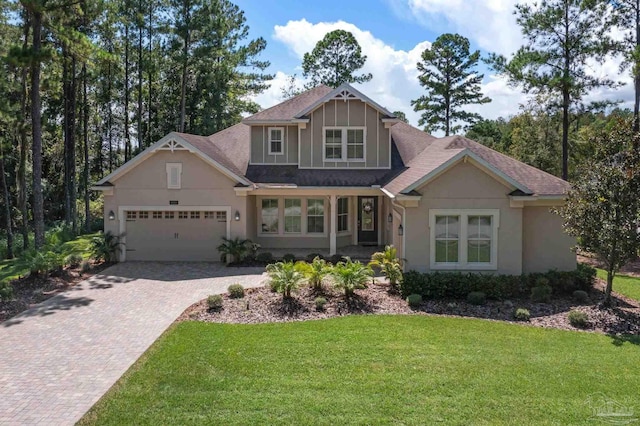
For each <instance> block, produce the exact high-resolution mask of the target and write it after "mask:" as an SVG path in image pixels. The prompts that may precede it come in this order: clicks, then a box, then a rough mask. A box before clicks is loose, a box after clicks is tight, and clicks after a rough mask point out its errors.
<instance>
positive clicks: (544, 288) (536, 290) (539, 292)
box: [531, 278, 553, 303]
mask: <svg viewBox="0 0 640 426" xmlns="http://www.w3.org/2000/svg"><path fill="white" fill-rule="evenodd" d="M552 293H553V289H552V288H551V286H550V285H549V280H548V279H546V278H539V279H538V281H537V283H536V285H535V287H533V288H532V289H531V301H532V302H535V303H549V301H550V300H551V294H552Z"/></svg>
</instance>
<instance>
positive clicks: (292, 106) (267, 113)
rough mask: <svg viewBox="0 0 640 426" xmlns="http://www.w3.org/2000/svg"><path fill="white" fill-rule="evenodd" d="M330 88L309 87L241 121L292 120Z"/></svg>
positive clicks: (328, 91) (323, 86) (321, 86)
mask: <svg viewBox="0 0 640 426" xmlns="http://www.w3.org/2000/svg"><path fill="white" fill-rule="evenodd" d="M332 90H333V89H331V88H330V87H328V86H325V85H320V86H316V87H314V88H313V89H309V90H307V91H306V92H303V93H301V94H299V95H298V96H294V97H293V98H291V99H287V100H286V101H284V102H282V103H279V104H278V105H275V106H272V107H271V108H267V109H264V110H262V111H260V112H258V113H256V114H253V115H252V116H250V117H247V118H245V119H244V120H243V122H245V123H250V122H252V121H285V120H293V119H294V118H295V117H296V114H298V113H299V112H300V111H303V110H305V109H306V108H308V107H309V106H311V105H313V104H314V103H315V102H317V101H318V100H319V99H322V97H323V96H325V95H326V94H328V93H330V92H331V91H332Z"/></svg>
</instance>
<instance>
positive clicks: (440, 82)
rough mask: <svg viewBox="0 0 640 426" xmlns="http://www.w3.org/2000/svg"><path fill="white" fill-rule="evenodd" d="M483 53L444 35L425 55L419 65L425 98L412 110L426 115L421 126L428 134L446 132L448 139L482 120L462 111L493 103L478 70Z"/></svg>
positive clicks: (463, 40) (456, 37) (457, 37)
mask: <svg viewBox="0 0 640 426" xmlns="http://www.w3.org/2000/svg"><path fill="white" fill-rule="evenodd" d="M479 60H480V51H479V50H476V51H475V52H471V51H470V50H469V40H468V39H467V38H465V37H463V36H461V35H459V34H442V35H441V36H440V37H438V38H437V39H436V41H435V42H433V44H432V45H431V47H428V48H427V49H425V51H424V52H422V62H418V71H420V76H419V77H418V79H419V80H420V84H421V85H422V87H424V88H425V89H426V91H427V93H426V95H423V96H420V97H419V98H418V99H415V100H413V101H411V105H413V109H414V110H415V111H416V112H418V111H424V112H423V113H422V116H421V117H420V120H419V122H418V124H419V125H420V126H425V125H426V130H427V131H434V130H444V134H445V136H449V135H450V134H451V133H456V132H457V131H459V130H460V129H462V127H463V126H462V125H461V124H457V123H469V124H473V123H475V122H476V121H478V120H480V119H482V117H480V115H479V114H477V113H471V112H468V111H465V110H464V109H463V107H465V106H466V105H472V104H486V103H488V102H491V99H489V98H488V97H486V96H483V94H482V91H481V88H480V84H481V83H482V79H483V78H484V75H483V74H478V73H477V72H476V71H475V69H476V67H477V66H478V61H479Z"/></svg>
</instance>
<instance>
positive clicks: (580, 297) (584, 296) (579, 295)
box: [573, 290, 589, 303]
mask: <svg viewBox="0 0 640 426" xmlns="http://www.w3.org/2000/svg"><path fill="white" fill-rule="evenodd" d="M573 299H574V300H575V301H576V302H578V303H587V302H588V301H589V293H587V292H586V291H583V290H576V291H574V292H573Z"/></svg>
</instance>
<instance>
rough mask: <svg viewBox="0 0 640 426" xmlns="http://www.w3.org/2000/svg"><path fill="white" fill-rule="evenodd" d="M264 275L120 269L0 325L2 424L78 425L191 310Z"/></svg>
mask: <svg viewBox="0 0 640 426" xmlns="http://www.w3.org/2000/svg"><path fill="white" fill-rule="evenodd" d="M262 271H263V269H262V268H227V267H225V266H223V265H220V264H213V263H178V262H176V263H155V262H140V263H136V262H130V263H123V264H118V265H115V266H113V267H111V268H109V269H106V270H105V271H103V272H102V273H101V274H99V275H95V276H93V277H91V278H90V279H88V280H86V281H84V282H82V283H80V284H79V285H78V286H76V287H74V288H73V289H72V290H69V291H67V292H65V293H62V294H60V295H58V296H56V297H53V298H51V299H49V300H47V301H45V302H44V303H42V304H40V305H38V306H36V307H34V308H32V309H30V310H28V311H25V312H23V313H22V314H20V315H18V316H16V317H14V318H12V319H10V320H8V321H6V322H4V323H2V324H0V424H3V425H4V424H20V425H23V424H29V425H31V424H47V425H49V424H53V425H65V424H73V423H75V422H76V421H78V420H79V419H80V418H81V417H82V415H83V414H84V413H85V412H86V411H87V410H88V409H89V408H91V406H92V405H93V404H94V403H95V402H96V401H97V400H98V399H100V397H101V396H102V395H103V394H104V393H105V392H106V391H107V390H108V389H109V388H110V387H111V386H112V385H113V384H114V383H115V382H116V381H117V380H118V378H120V376H121V375H122V374H123V373H124V372H125V371H126V370H127V369H128V368H129V367H130V366H131V364H133V362H134V361H136V360H137V359H138V357H139V356H140V355H141V354H142V353H143V352H144V351H145V350H146V349H147V348H148V347H149V346H150V345H151V344H152V343H153V342H154V341H155V340H156V339H157V338H158V336H160V334H162V332H163V331H164V330H165V329H166V328H167V327H168V326H169V325H170V324H171V323H172V322H173V321H174V320H175V319H176V317H177V316H178V315H180V314H181V313H182V311H184V309H186V308H187V307H188V306H189V305H191V304H192V303H194V302H196V301H198V300H200V299H203V298H204V297H206V296H207V295H209V294H212V293H222V292H224V291H225V290H226V288H227V286H228V285H229V284H232V283H235V282H240V283H242V285H244V286H245V287H255V286H258V285H260V283H261V282H262V281H263V279H264V277H263V276H262Z"/></svg>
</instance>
